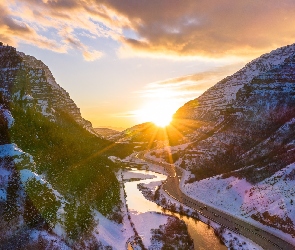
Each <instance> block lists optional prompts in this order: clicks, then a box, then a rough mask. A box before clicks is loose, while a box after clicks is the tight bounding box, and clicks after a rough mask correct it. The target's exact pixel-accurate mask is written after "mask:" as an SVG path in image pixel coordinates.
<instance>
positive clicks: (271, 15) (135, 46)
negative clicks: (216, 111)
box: [0, 0, 295, 128]
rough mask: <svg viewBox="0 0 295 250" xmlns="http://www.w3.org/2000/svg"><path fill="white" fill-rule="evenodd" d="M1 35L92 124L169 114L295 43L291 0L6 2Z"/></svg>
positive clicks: (2, 0) (0, 5) (1, 7)
mask: <svg viewBox="0 0 295 250" xmlns="http://www.w3.org/2000/svg"><path fill="white" fill-rule="evenodd" d="M0 11H1V16H0V41H2V42H3V43H5V44H6V43H7V44H9V45H12V46H15V47H16V48H17V50H19V51H22V52H24V53H26V54H29V55H32V56H35V57H36V58H37V59H40V60H42V61H43V62H44V63H45V64H46V65H48V66H49V68H50V69H51V71H52V73H53V75H54V77H55V78H56V81H57V83H58V84H59V85H60V86H62V87H63V88H64V89H66V90H67V91H68V92H69V94H70V96H71V98H72V99H73V100H74V101H75V102H76V104H77V105H78V107H79V108H80V109H81V113H82V116H83V117H84V118H86V119H87V120H90V121H91V122H92V124H93V126H94V127H105V126H107V127H115V128H127V127H131V126H133V125H135V124H138V123H142V122H146V121H150V120H153V119H155V116H156V117H159V116H162V117H163V116H165V115H170V116H171V114H173V113H174V112H175V111H176V110H177V109H178V108H179V107H181V106H182V105H183V104H184V103H186V102H187V101H189V100H192V99H195V98H197V97H198V96H199V95H201V94H202V93H203V92H204V91H205V90H206V89H208V88H209V87H211V86H212V85H214V84H215V83H217V82H218V81H219V80H221V79H223V78H224V77H225V76H227V75H231V74H233V73H234V72H236V71H237V70H238V69H240V68H241V67H242V66H243V65H245V64H246V63H247V62H249V61H250V60H252V59H254V58H256V57H257V56H259V55H261V54H263V53H266V52H269V51H271V50H273V49H276V48H278V47H280V46H284V45H287V44H292V43H294V42H295V36H294V35H295V1H294V0H281V1H277V0H276V1H274V0H268V1H262V0H243V1H242V0H238V1H237V0H198V1H196V0H181V1H180V0H124V1H123V0H0Z"/></svg>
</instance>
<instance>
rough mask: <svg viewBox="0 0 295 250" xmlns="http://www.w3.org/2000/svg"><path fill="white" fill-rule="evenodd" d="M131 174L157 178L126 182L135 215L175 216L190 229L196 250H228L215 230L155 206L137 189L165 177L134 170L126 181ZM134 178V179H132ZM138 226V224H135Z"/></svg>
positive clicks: (129, 200) (130, 204)
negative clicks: (160, 213)
mask: <svg viewBox="0 0 295 250" xmlns="http://www.w3.org/2000/svg"><path fill="white" fill-rule="evenodd" d="M130 174H131V176H132V174H134V176H136V174H140V175H141V176H142V175H153V176H155V177H154V178H153V179H146V180H140V181H129V182H125V184H124V185H125V191H126V194H127V198H126V200H127V204H128V208H129V210H130V211H131V212H132V214H133V215H136V214H138V213H146V212H152V211H154V212H162V213H165V214H167V215H174V216H176V217H178V218H180V219H182V220H183V221H184V222H185V224H186V225H187V227H188V232H189V234H190V236H191V237H192V239H193V240H194V245H195V249H199V250H203V249H204V250H206V249H212V250H219V249H221V250H225V249H227V248H226V247H225V246H224V245H222V244H220V242H219V239H218V238H217V237H216V236H215V235H214V232H213V229H212V228H210V229H209V228H208V226H207V225H206V224H205V223H203V222H201V221H196V220H194V219H192V218H188V217H186V216H180V214H178V213H171V212H169V211H167V210H163V209H162V208H161V207H160V206H158V205H157V204H155V203H154V202H151V201H149V200H146V199H145V198H144V196H143V195H142V193H141V192H140V191H139V190H138V189H137V184H139V183H145V184H149V183H151V182H159V181H162V180H165V179H166V176H165V175H162V174H158V173H155V172H151V171H145V170H135V169H132V170H130V171H128V174H127V175H129V176H127V175H124V176H125V179H126V178H128V177H129V178H130ZM149 177H151V176H149ZM131 178H132V177H131ZM158 216H159V215H155V220H158V218H159V217H158ZM135 226H136V224H135Z"/></svg>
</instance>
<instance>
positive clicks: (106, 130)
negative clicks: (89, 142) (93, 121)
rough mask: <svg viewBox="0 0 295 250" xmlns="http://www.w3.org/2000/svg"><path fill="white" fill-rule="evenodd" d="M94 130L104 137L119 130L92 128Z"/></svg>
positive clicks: (117, 132) (110, 135)
mask: <svg viewBox="0 0 295 250" xmlns="http://www.w3.org/2000/svg"><path fill="white" fill-rule="evenodd" d="M94 131H95V133H97V134H98V135H100V136H102V137H103V138H105V139H107V138H108V137H112V136H114V135H117V134H119V133H120V132H119V131H117V130H114V129H110V128H94Z"/></svg>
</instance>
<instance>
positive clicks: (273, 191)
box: [180, 163, 295, 244]
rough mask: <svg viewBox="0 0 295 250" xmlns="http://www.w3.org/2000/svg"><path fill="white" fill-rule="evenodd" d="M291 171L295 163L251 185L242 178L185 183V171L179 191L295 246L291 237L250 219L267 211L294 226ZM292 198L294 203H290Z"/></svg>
mask: <svg viewBox="0 0 295 250" xmlns="http://www.w3.org/2000/svg"><path fill="white" fill-rule="evenodd" d="M292 171H293V172H292ZM291 172H292V173H294V172H295V163H293V164H290V165H289V166H287V167H286V168H284V169H282V170H280V171H278V172H277V173H275V174H274V175H273V176H271V177H269V178H267V179H265V180H264V181H262V182H260V183H257V184H256V185H251V184H250V183H248V182H247V181H246V180H245V179H238V178H235V177H229V178H226V179H222V178H221V177H220V176H215V177H211V178H207V179H204V180H201V181H198V182H194V183H189V184H184V182H185V179H186V178H188V176H189V172H188V171H184V175H183V178H182V180H181V185H180V188H181V190H182V191H183V192H184V193H186V194H187V195H188V196H190V197H192V198H194V199H197V200H200V201H202V202H204V203H207V204H209V205H210V206H213V207H215V208H217V209H220V210H222V211H223V212H225V213H230V214H231V215H234V216H236V217H239V218H240V219H242V220H245V221H247V222H248V223H251V224H253V225H255V226H257V227H260V228H262V229H264V230H266V231H270V232H272V233H273V234H275V235H277V236H278V237H281V238H283V239H285V240H287V241H289V242H290V243H292V244H294V243H295V240H294V238H292V237H291V235H289V234H286V233H284V232H282V231H281V230H279V229H275V228H273V227H269V226H266V225H263V224H261V223H259V222H257V221H255V220H254V219H252V218H251V217H250V216H251V215H252V214H256V213H257V212H259V213H261V214H262V213H263V212H266V211H267V212H268V213H269V214H270V215H278V216H279V217H280V218H283V219H284V218H286V217H287V216H288V217H289V218H290V219H291V220H292V222H293V224H295V209H294V206H295V199H294V197H295V178H294V177H291V178H288V176H289V175H290V173H291ZM292 173H291V174H292ZM292 199H294V201H293V202H294V203H292V202H291V200H292Z"/></svg>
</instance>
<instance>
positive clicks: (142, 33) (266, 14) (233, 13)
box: [104, 0, 295, 57]
mask: <svg viewBox="0 0 295 250" xmlns="http://www.w3.org/2000/svg"><path fill="white" fill-rule="evenodd" d="M104 2H105V3H106V5H107V6H109V8H113V9H114V10H116V11H117V13H118V15H119V14H120V15H124V16H125V17H126V18H127V19H128V20H129V23H130V28H131V29H133V30H134V31H135V32H136V34H137V36H138V37H139V39H134V38H127V37H125V38H122V42H123V44H124V45H125V46H127V47H130V48H132V49H134V50H136V51H138V52H142V51H145V52H149V53H159V54H165V53H166V54H175V55H185V56H187V55H199V56H200V55H201V56H209V57H222V56H225V55H239V56H249V55H250V56H253V55H257V54H260V53H262V52H264V51H267V50H269V49H270V48H275V47H277V46H280V45H285V44H289V43H293V42H294V32H295V2H294V1H292V0H283V1H280V2H279V3H278V1H275V0H269V1H267V2H265V1H261V0H258V1H253V0H246V1H236V0H213V1H207V0H200V1H192V0H182V1H179V0H162V1H157V0H150V1H133V0H126V1H121V0H109V1H104Z"/></svg>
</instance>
